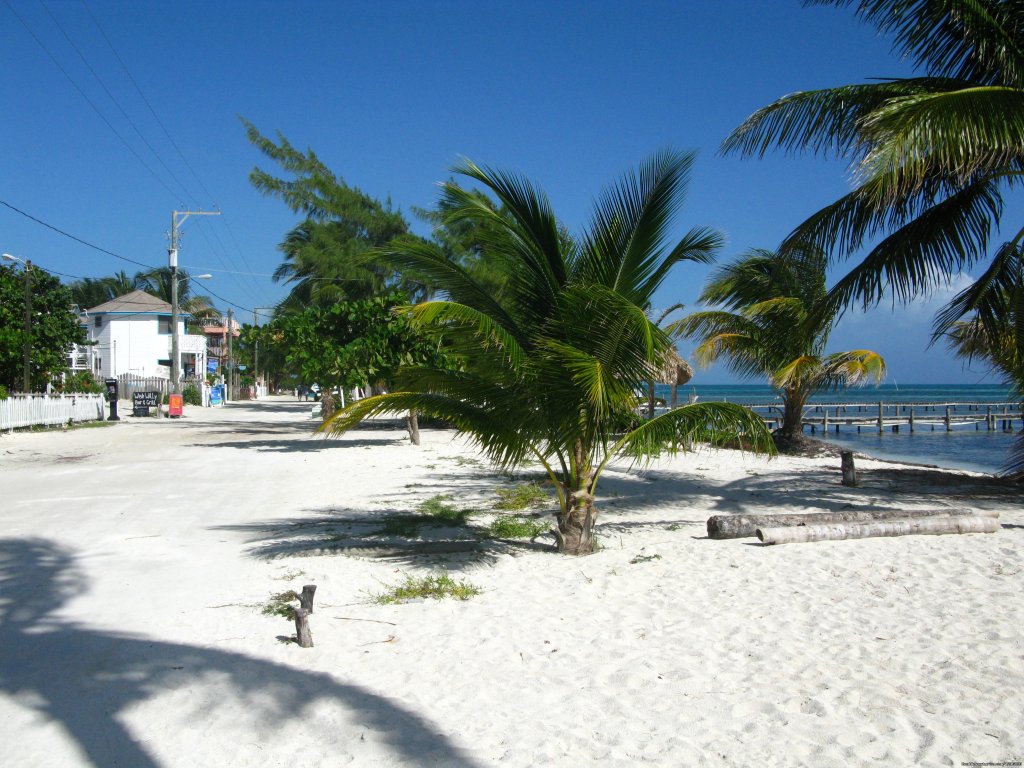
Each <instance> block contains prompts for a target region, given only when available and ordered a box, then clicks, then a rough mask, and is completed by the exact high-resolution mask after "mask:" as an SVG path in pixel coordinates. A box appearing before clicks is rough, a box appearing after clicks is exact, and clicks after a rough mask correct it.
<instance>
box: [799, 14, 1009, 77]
mask: <svg viewBox="0 0 1024 768" xmlns="http://www.w3.org/2000/svg"><path fill="white" fill-rule="evenodd" d="M805 2H806V4H807V5H832V6H837V7H848V6H851V5H852V6H855V13H856V14H857V16H859V17H860V18H861V19H863V20H864V21H867V22H868V23H870V24H873V25H874V26H875V27H876V28H877V29H878V30H879V32H881V33H883V34H891V35H893V37H894V42H893V49H894V50H895V51H896V52H897V53H898V54H899V55H900V56H901V58H904V57H909V58H910V59H912V60H913V61H914V62H916V63H917V65H918V66H921V67H924V68H925V69H926V70H927V71H928V72H929V73H930V74H932V75H936V76H939V77H952V78H957V79H962V80H971V81H974V82H982V83H994V82H1004V83H1012V84H1014V85H1016V86H1018V87H1020V86H1022V85H1024V50H1022V48H1021V39H1022V32H1024V10H1022V9H1021V7H1020V4H1019V3H1016V2H1003V1H1002V0H930V1H929V2H923V1H922V0H912V1H911V2H893V0H805Z"/></svg>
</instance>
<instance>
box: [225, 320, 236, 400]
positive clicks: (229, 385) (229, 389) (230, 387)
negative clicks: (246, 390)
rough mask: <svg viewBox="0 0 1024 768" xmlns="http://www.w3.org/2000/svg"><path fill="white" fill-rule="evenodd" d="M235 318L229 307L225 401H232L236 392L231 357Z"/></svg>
mask: <svg viewBox="0 0 1024 768" xmlns="http://www.w3.org/2000/svg"><path fill="white" fill-rule="evenodd" d="M233 316H234V312H232V310H231V307H228V370H227V374H228V375H227V376H226V377H225V379H224V381H225V382H226V383H227V392H226V393H225V399H226V400H230V399H231V393H232V392H233V391H234V375H235V374H234V360H232V357H231V337H232V336H233V335H234V334H233V333H232V332H231V331H232V329H231V325H232V322H233V319H232V318H233Z"/></svg>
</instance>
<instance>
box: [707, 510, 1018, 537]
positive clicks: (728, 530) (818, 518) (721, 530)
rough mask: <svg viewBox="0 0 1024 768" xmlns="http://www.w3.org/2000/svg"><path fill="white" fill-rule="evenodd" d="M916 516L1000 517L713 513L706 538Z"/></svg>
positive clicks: (953, 513)
mask: <svg viewBox="0 0 1024 768" xmlns="http://www.w3.org/2000/svg"><path fill="white" fill-rule="evenodd" d="M918 517H999V513H998V512H992V511H988V510H978V509H903V510H896V509H859V510H858V509H849V510H843V511H840V512H804V513H797V514H789V515H714V516H712V517H709V518H708V538H709V539H743V538H746V537H748V536H753V535H754V532H755V531H756V530H757V529H758V528H780V527H788V526H791V525H818V524H819V523H861V522H871V521H872V520H907V519H912V518H918Z"/></svg>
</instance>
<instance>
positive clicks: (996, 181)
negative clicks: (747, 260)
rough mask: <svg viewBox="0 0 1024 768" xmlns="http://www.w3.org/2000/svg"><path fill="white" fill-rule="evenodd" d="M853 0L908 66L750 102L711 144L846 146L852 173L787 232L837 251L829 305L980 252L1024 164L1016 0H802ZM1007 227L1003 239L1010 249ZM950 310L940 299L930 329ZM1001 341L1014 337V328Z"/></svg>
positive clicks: (752, 150) (1020, 342) (958, 265)
mask: <svg viewBox="0 0 1024 768" xmlns="http://www.w3.org/2000/svg"><path fill="white" fill-rule="evenodd" d="M808 4H809V5H835V6H851V5H852V6H854V7H855V9H856V14H857V15H858V16H859V17H860V18H861V19H863V20H865V21H867V22H869V23H871V24H873V25H875V26H876V27H877V28H878V29H879V31H880V32H881V33H883V34H891V35H893V36H894V38H895V42H894V46H893V47H894V50H895V52H896V53H898V54H900V55H901V56H902V57H903V58H906V59H909V60H910V61H912V62H913V63H914V64H915V65H916V66H917V68H918V69H919V70H920V71H921V72H922V74H921V75H920V76H917V77H912V78H906V79H887V80H880V81H878V82H873V83H866V84H861V85H846V86H839V87H836V88H826V89H823V90H817V91H802V92H799V93H794V94H791V95H789V96H785V97H783V98H781V99H779V100H778V101H776V102H775V103H773V104H770V105H768V106H767V107H764V108H763V109H760V110H758V111H757V112H755V113H754V114H753V115H751V117H749V118H748V119H747V120H746V122H744V123H743V124H742V125H741V126H740V127H739V128H737V129H736V130H735V131H734V132H733V133H732V134H731V135H730V136H729V137H728V138H727V139H726V141H725V143H724V144H723V147H722V148H723V151H724V152H727V153H728V152H738V153H740V154H741V155H746V156H751V155H758V156H763V155H764V154H765V153H766V152H767V151H768V150H769V149H770V148H771V147H773V146H778V147H781V148H783V149H785V150H789V151H792V150H798V149H809V150H811V151H813V152H816V153H820V154H824V155H835V156H839V157H846V158H849V159H850V160H851V162H852V163H853V170H854V178H855V180H856V187H855V188H854V189H853V191H852V192H850V193H849V194H847V195H846V196H844V197H843V198H841V199H840V200H838V201H836V202H835V203H833V204H831V205H829V206H828V207H826V208H824V209H823V210H821V211H819V212H818V213H816V214H814V215H813V216H812V217H811V218H809V219H808V220H807V221H806V222H804V223H803V224H801V225H800V226H799V227H797V229H796V230H795V231H794V232H793V233H792V234H791V235H790V237H789V238H788V241H787V244H789V243H794V242H799V243H808V244H812V245H816V246H818V247H821V248H823V249H828V250H830V252H836V253H838V254H841V255H848V254H850V253H852V252H854V251H857V250H858V249H860V248H861V247H862V246H864V245H865V244H867V243H871V242H873V241H874V242H875V244H874V245H872V246H871V247H870V250H869V251H868V253H867V255H866V256H865V257H864V258H863V260H862V261H861V263H860V264H859V265H857V266H856V267H855V268H854V269H853V270H852V271H851V272H850V273H849V274H848V275H847V276H846V277H844V278H843V279H842V280H840V281H839V282H838V283H836V285H835V286H833V288H832V291H831V293H830V304H831V305H832V306H838V307H844V306H848V305H851V304H857V303H859V304H861V305H863V306H865V307H867V306H870V305H873V304H874V303H876V302H877V301H878V300H879V299H881V298H882V297H883V295H884V294H885V292H886V291H887V290H892V291H893V293H894V294H895V296H896V297H898V298H899V299H901V300H904V301H906V300H909V299H910V298H912V297H914V296H916V295H919V294H921V293H923V292H926V291H928V290H929V289H931V288H933V287H935V286H936V285H937V284H940V283H942V282H943V281H947V280H948V279H949V277H950V275H951V274H952V273H954V272H957V271H959V270H962V269H964V268H967V267H970V266H971V265H973V264H975V263H977V262H979V261H981V260H983V259H985V258H986V257H987V253H988V247H989V236H990V234H991V231H992V229H993V227H997V226H998V225H999V223H1000V220H1001V217H1002V213H1003V201H1002V197H1001V192H1002V191H1003V190H1007V189H1010V188H1012V187H1014V186H1015V185H1018V184H1019V183H1020V180H1021V177H1022V174H1024V4H1021V3H1019V2H1008V1H1007V0H931V1H930V2H906V1H905V0H808ZM1022 238H1024V229H1021V230H1020V231H1017V232H1016V234H1014V235H1013V237H1012V239H1011V240H1010V241H1009V242H1008V243H1007V244H1006V246H1005V248H1006V249H1008V250H1011V251H1012V250H1014V249H1016V248H1017V247H1018V246H1019V245H1020V244H1021V241H1022ZM956 319H957V318H956V317H955V316H954V315H953V314H952V313H951V312H946V313H944V314H943V315H942V316H941V317H940V320H939V323H938V324H937V327H936V332H937V334H941V333H943V332H945V331H946V330H948V329H949V328H950V327H951V326H952V323H954V322H956ZM1014 344H1015V345H1016V346H1017V348H1018V349H1019V350H1021V351H1024V333H1016V334H1015V337H1014Z"/></svg>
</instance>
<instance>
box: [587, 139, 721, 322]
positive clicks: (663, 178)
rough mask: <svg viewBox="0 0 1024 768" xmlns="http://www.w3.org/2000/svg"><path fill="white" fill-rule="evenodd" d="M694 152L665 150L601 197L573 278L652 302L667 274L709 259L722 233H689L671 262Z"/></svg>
mask: <svg viewBox="0 0 1024 768" xmlns="http://www.w3.org/2000/svg"><path fill="white" fill-rule="evenodd" d="M693 161H694V155H693V153H681V152H673V151H667V150H666V151H662V152H659V153H657V154H655V155H654V156H653V157H651V158H650V159H649V160H647V161H646V162H645V163H644V164H642V165H641V167H640V169H639V171H638V172H636V173H627V174H625V175H624V176H623V177H622V178H621V179H620V180H619V182H618V183H617V184H616V185H614V186H613V187H610V188H608V189H606V190H605V191H604V192H603V193H602V194H601V196H600V197H599V198H598V200H597V203H596V204H595V210H594V213H593V218H592V220H591V223H590V225H589V226H588V228H587V231H586V234H585V235H584V237H583V238H582V241H581V254H582V256H583V257H582V258H581V259H579V260H577V261H576V263H575V269H576V271H575V272H574V275H575V276H576V277H577V278H578V279H582V280H584V281H585V282H589V283H598V284H600V285H604V286H606V287H608V288H611V289H613V290H615V291H617V292H619V293H621V294H623V295H625V296H626V297H627V298H628V299H629V300H630V301H633V302H634V303H636V304H638V305H641V306H642V305H644V304H646V303H647V302H648V301H649V300H650V296H651V294H652V293H653V291H654V290H655V289H656V288H657V287H658V285H660V283H661V282H662V280H663V279H664V277H663V275H664V273H666V272H667V270H669V269H671V268H672V267H673V266H674V265H675V264H677V263H678V262H679V261H681V260H684V259H690V260H701V261H702V260H706V259H707V258H708V257H709V256H710V252H711V251H713V250H714V249H715V248H716V247H718V245H719V242H720V241H719V239H718V236H717V233H714V232H712V231H710V230H695V231H693V232H690V233H688V234H687V235H686V236H685V237H684V238H683V239H682V240H681V241H680V242H679V243H678V244H677V245H676V246H675V247H674V248H672V249H671V251H669V254H668V258H666V253H665V251H666V245H667V243H666V236H667V231H668V228H669V226H670V225H671V223H672V219H673V216H674V214H675V212H676V211H677V210H678V208H679V206H680V203H681V201H682V198H683V196H684V194H685V191H686V186H687V184H688V181H689V176H690V171H691V168H692V166H693Z"/></svg>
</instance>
